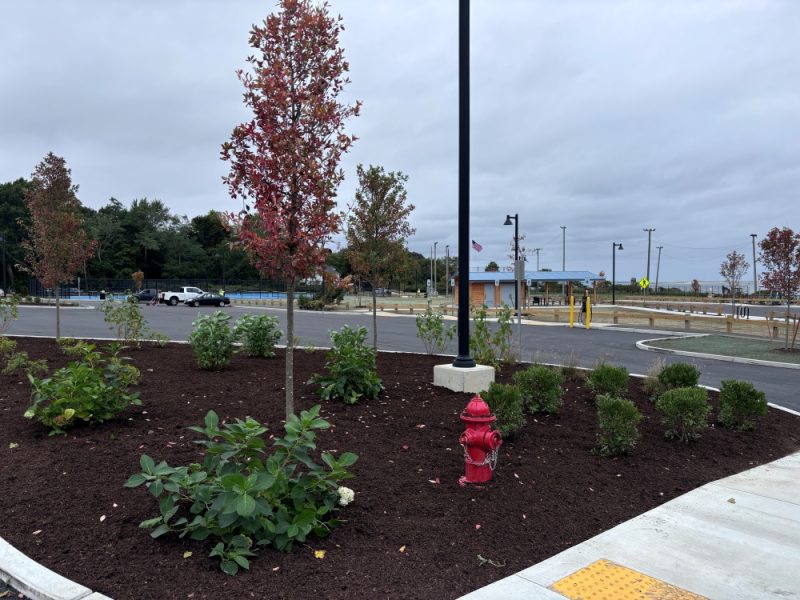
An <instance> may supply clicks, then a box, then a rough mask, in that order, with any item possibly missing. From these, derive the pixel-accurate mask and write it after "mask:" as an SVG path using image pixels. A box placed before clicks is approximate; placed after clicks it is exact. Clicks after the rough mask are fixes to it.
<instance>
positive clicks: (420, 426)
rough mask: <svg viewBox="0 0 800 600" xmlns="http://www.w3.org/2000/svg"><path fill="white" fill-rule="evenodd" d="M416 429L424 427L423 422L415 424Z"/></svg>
mask: <svg viewBox="0 0 800 600" xmlns="http://www.w3.org/2000/svg"><path fill="white" fill-rule="evenodd" d="M416 428H417V429H425V423H420V424H419V425H417V426H416Z"/></svg>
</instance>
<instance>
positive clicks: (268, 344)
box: [233, 315, 283, 357]
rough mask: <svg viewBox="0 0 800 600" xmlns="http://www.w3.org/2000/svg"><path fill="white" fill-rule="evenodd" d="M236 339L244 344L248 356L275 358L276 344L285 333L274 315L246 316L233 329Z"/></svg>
mask: <svg viewBox="0 0 800 600" xmlns="http://www.w3.org/2000/svg"><path fill="white" fill-rule="evenodd" d="M233 335H234V337H235V338H236V339H237V340H239V341H240V342H241V343H242V352H244V353H245V354H246V355H247V356H264V357H270V356H275V344H277V343H278V340H280V339H281V336H282V335H283V332H282V331H281V330H280V328H279V327H278V319H277V318H275V317H273V316H272V315H259V316H255V315H244V316H243V317H241V318H240V319H239V320H238V321H236V325H234V328H233Z"/></svg>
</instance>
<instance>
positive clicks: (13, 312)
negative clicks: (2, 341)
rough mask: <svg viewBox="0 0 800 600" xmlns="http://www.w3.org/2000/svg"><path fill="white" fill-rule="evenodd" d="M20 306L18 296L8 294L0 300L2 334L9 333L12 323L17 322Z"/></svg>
mask: <svg viewBox="0 0 800 600" xmlns="http://www.w3.org/2000/svg"><path fill="white" fill-rule="evenodd" d="M18 305H19V296H17V295H16V294H7V295H6V296H4V297H2V298H0V334H3V333H5V332H6V331H8V328H9V327H10V326H11V322H12V321H14V320H16V318H17V316H18V312H17V306H18Z"/></svg>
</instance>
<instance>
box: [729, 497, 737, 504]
mask: <svg viewBox="0 0 800 600" xmlns="http://www.w3.org/2000/svg"><path fill="white" fill-rule="evenodd" d="M728 502H730V503H731V504H736V498H728Z"/></svg>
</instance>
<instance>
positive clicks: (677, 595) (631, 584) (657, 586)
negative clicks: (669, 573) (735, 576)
mask: <svg viewBox="0 0 800 600" xmlns="http://www.w3.org/2000/svg"><path fill="white" fill-rule="evenodd" d="M550 589H551V590H553V591H554V592H558V593H559V594H561V595H562V596H566V597H567V598H570V599H571V600H707V599H706V598H705V596H698V595H697V594H693V593H692V592H687V591H686V590H683V589H681V588H679V587H676V586H674V585H671V584H669V583H665V582H663V581H661V580H659V579H655V578H654V577H649V576H648V575H645V574H644V573H639V572H638V571H634V570H633V569H629V568H627V567H623V566H622V565H618V564H616V563H613V562H611V561H610V560H598V561H595V562H593V563H592V564H590V565H589V566H588V567H584V568H583V569H580V570H578V571H575V572H574V573H572V574H571V575H567V576H566V577H564V578H563V579H559V580H558V581H556V582H555V583H554V584H553V585H551V586H550Z"/></svg>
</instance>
